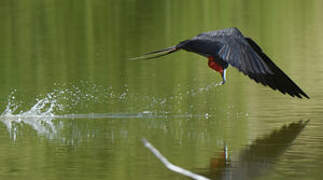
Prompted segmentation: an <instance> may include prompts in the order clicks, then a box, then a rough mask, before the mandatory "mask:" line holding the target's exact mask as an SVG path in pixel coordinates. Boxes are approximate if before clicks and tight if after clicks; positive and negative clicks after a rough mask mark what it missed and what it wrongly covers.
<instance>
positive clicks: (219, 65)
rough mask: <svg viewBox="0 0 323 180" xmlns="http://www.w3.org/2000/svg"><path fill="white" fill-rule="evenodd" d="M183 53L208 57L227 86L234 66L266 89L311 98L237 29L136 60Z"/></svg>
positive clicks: (209, 34)
mask: <svg viewBox="0 0 323 180" xmlns="http://www.w3.org/2000/svg"><path fill="white" fill-rule="evenodd" d="M181 49H184V50H186V51H190V52H194V53H197V54H199V55H202V56H204V57H207V58H208V65H209V67H210V68H212V69H214V70H215V71H217V72H219V73H220V74H221V77H222V79H223V81H222V84H224V83H225V82H226V69H227V68H228V66H229V65H231V66H233V67H235V68H237V69H238V70H239V71H241V72H242V73H244V74H245V75H247V76H248V77H249V78H251V79H253V80H255V81H256V82H257V83H261V84H263V85H264V86H269V87H271V88H272V89H274V90H276V89H277V90H279V91H280V92H282V93H283V94H286V93H287V94H289V95H291V96H292V97H295V96H297V97H298V98H303V96H304V97H306V98H309V96H308V95H307V94H306V93H305V92H304V91H303V90H301V89H300V88H299V87H298V86H297V85H296V84H295V83H294V82H293V81H292V80H291V79H290V78H289V77H288V76H287V75H286V74H285V73H284V72H283V71H282V70H281V69H280V68H279V67H278V66H277V65H275V63H274V62H272V61H271V60H270V58H269V57H268V56H267V55H266V54H265V53H264V52H263V51H262V49H261V48H260V47H259V46H258V45H257V44H256V43H255V42H254V41H253V40H252V39H251V38H249V37H245V36H243V35H242V33H241V32H240V31H239V30H238V29H237V28H227V29H223V30H218V31H210V32H205V33H201V34H199V35H197V36H195V37H193V38H192V39H189V40H185V41H182V42H180V43H179V44H177V45H175V46H172V47H168V48H165V49H161V50H158V51H153V52H149V53H146V54H144V55H143V56H140V57H137V58H133V59H152V58H157V57H161V56H165V55H168V54H171V53H174V52H176V51H178V50H181ZM153 54H155V55H154V56H149V55H153Z"/></svg>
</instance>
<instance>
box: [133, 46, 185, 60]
mask: <svg viewBox="0 0 323 180" xmlns="http://www.w3.org/2000/svg"><path fill="white" fill-rule="evenodd" d="M179 49H180V48H177V47H176V46H172V47H168V48H165V49H161V50H157V51H152V52H148V53H145V54H144V55H142V56H139V57H134V58H129V60H139V59H154V58H159V57H162V56H166V55H168V54H171V53H173V52H175V51H177V50H179Z"/></svg>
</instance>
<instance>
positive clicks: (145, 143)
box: [142, 138, 209, 180]
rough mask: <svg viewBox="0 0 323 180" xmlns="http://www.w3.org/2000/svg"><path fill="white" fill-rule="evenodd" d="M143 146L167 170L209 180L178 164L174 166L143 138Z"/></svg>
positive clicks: (197, 179) (200, 179) (201, 179)
mask: <svg viewBox="0 0 323 180" xmlns="http://www.w3.org/2000/svg"><path fill="white" fill-rule="evenodd" d="M142 142H143V143H144V145H145V147H146V148H148V149H149V150H150V151H151V152H152V153H153V154H154V155H155V156H156V157H157V158H158V159H159V160H160V161H161V162H162V163H163V164H164V165H165V166H166V167H167V168H168V169H169V170H171V171H174V172H176V173H179V174H182V175H184V176H188V177H190V178H192V179H196V180H209V179H208V178H206V177H204V176H201V175H199V174H195V173H193V172H191V171H189V170H186V169H183V168H181V167H179V166H176V165H174V164H172V163H171V162H169V161H168V160H167V159H166V158H165V157H164V156H163V155H162V154H161V153H160V152H159V151H158V150H157V149H156V148H155V147H154V146H153V145H152V144H150V143H149V142H148V141H147V140H146V139H145V138H143V139H142Z"/></svg>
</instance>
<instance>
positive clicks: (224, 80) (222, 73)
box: [220, 69, 227, 84]
mask: <svg viewBox="0 0 323 180" xmlns="http://www.w3.org/2000/svg"><path fill="white" fill-rule="evenodd" d="M226 71H227V70H226V69H223V71H221V72H220V74H221V77H222V82H221V84H224V83H225V82H226Z"/></svg>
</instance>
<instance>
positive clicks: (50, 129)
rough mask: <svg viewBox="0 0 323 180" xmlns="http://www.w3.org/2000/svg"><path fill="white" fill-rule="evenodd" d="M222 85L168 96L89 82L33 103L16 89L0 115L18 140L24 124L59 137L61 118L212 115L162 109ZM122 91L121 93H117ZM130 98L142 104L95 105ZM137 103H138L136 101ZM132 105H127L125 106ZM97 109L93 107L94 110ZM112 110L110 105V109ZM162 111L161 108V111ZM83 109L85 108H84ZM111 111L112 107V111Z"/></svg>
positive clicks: (63, 87)
mask: <svg viewBox="0 0 323 180" xmlns="http://www.w3.org/2000/svg"><path fill="white" fill-rule="evenodd" d="M216 86H218V84H210V85H208V86H207V87H205V88H199V89H196V90H193V89H192V90H190V91H187V92H186V93H179V94H177V95H175V96H170V97H166V98H160V97H148V96H144V97H143V96H140V95H137V94H133V95H131V94H129V92H128V88H127V86H126V85H125V88H124V90H123V91H115V90H113V89H112V87H109V88H105V87H103V86H98V85H96V84H93V83H89V82H81V83H78V85H75V84H72V85H69V87H66V85H56V88H54V90H52V91H51V92H49V93H47V94H45V95H43V96H38V97H36V98H35V100H34V102H33V103H31V105H27V106H26V105H25V104H26V103H24V102H20V101H19V100H18V98H17V97H18V95H17V91H16V90H13V91H12V92H11V93H10V94H9V95H8V98H7V101H8V102H7V105H6V107H5V109H4V110H3V112H2V113H1V115H0V121H1V122H2V123H3V124H4V125H5V126H6V128H7V130H8V132H9V134H10V136H11V137H12V138H13V139H14V140H15V139H16V137H17V134H19V129H20V128H22V126H24V125H28V126H30V127H31V128H32V129H33V130H35V131H36V132H37V133H38V134H40V135H45V136H47V137H48V138H55V136H56V135H57V133H58V132H59V131H60V129H62V128H64V123H63V122H62V121H59V119H149V118H151V119H165V118H171V119H176V118H195V117H198V118H209V116H210V115H209V114H208V113H204V114H192V113H190V112H181V113H178V112H177V111H173V112H172V111H169V110H165V111H160V109H163V108H164V107H165V106H167V105H168V104H167V103H175V102H177V103H179V102H180V101H181V100H182V99H183V97H184V96H195V95H197V94H198V93H202V92H205V91H208V90H209V89H210V88H212V87H216ZM117 92H118V93H117ZM129 101H132V102H139V101H142V102H140V103H139V104H141V105H140V107H138V108H136V109H133V108H131V107H130V109H126V110H125V112H117V113H115V112H108V113H106V112H104V113H95V108H93V107H94V106H96V105H98V104H102V105H103V106H104V107H105V106H107V107H114V105H117V106H120V105H127V103H129ZM133 104H136V103H133ZM125 107H126V108H128V107H127V106H125ZM91 108H93V110H92V109H91ZM80 109H83V110H84V109H86V110H90V112H89V113H79V112H78V110H80ZM107 110H108V108H107ZM158 110H159V111H158ZM81 111H82V110H81ZM108 111H109V110H108ZM55 120H56V121H55Z"/></svg>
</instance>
